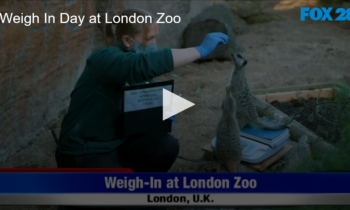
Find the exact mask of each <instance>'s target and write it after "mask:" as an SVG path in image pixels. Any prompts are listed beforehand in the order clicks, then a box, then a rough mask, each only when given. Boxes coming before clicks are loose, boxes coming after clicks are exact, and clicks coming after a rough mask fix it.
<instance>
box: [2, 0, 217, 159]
mask: <svg viewBox="0 0 350 210" xmlns="http://www.w3.org/2000/svg"><path fill="white" fill-rule="evenodd" d="M214 2H222V1H180V0H177V1H116V0H89V1H84V0H66V1H61V0H50V1H44V0H38V1H19V0H2V1H0V13H1V14H4V13H13V14H14V15H20V14H21V13H23V14H24V15H28V14H32V13H35V14H36V15H38V16H40V21H39V22H40V23H35V24H32V25H31V26H24V25H23V24H14V23H5V24H0V46H1V47H0V163H1V162H3V161H5V160H6V159H7V158H8V157H9V155H11V154H14V153H15V152H16V151H18V150H20V149H21V148H23V147H25V146H27V145H28V144H32V143H35V142H36V141H37V140H38V139H43V138H45V137H44V136H45V135H44V134H45V133H47V132H49V130H50V129H52V128H57V127H59V126H60V123H61V120H62V117H63V115H64V114H65V111H66V109H67V108H68V105H69V99H70V93H71V91H72V89H73V86H74V85H75V82H76V81H77V79H78V77H79V75H80V73H81V72H82V70H83V68H84V65H85V60H86V58H87V57H88V56H89V54H91V52H92V51H94V50H95V49H98V48H99V47H102V46H103V45H104V38H103V34H104V33H103V25H95V24H89V22H88V19H87V18H85V23H84V24H83V25H82V26H80V27H79V26H78V25H76V24H60V23H57V22H56V23H55V24H53V23H51V24H44V13H48V14H49V15H54V16H55V17H56V21H57V20H59V15H60V13H63V12H65V13H69V14H70V15H85V16H86V17H89V16H90V15H96V14H97V13H106V12H107V13H108V14H110V15H116V14H120V12H121V11H122V10H123V9H124V8H135V7H136V8H141V9H146V10H148V11H150V12H152V13H154V14H156V13H157V12H164V13H166V15H173V16H174V15H179V16H181V19H182V20H181V24H162V25H159V31H160V34H159V40H158V46H159V47H166V46H169V47H176V48H179V47H181V43H182V40H181V39H180V37H181V35H182V32H183V29H184V28H185V27H186V25H187V24H188V23H189V22H190V20H191V18H193V17H194V16H195V15H197V14H198V13H199V12H200V11H201V10H202V9H203V8H205V7H207V6H210V5H212V4H213V3H214ZM102 21H103V22H104V20H103V19H102ZM46 136H47V135H46ZM47 141H53V139H47ZM38 152H40V151H38Z"/></svg>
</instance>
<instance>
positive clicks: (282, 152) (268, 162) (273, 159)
mask: <svg viewBox="0 0 350 210" xmlns="http://www.w3.org/2000/svg"><path fill="white" fill-rule="evenodd" d="M295 144H296V143H295V142H293V141H288V142H287V144H286V146H284V147H283V148H282V149H281V150H279V151H278V152H277V153H275V154H274V155H272V156H271V157H269V158H268V159H266V160H264V161H262V162H260V163H257V164H252V163H247V162H244V161H241V164H242V165H244V166H247V167H248V168H251V169H254V170H256V171H263V170H264V169H266V168H267V167H268V166H270V165H271V164H272V163H274V162H276V161H277V160H278V159H280V158H281V157H283V156H284V155H285V154H287V153H288V152H289V151H290V150H291V149H293V147H294V145H295ZM202 150H204V152H206V153H212V152H213V150H212V148H211V144H207V145H205V146H204V147H203V148H202Z"/></svg>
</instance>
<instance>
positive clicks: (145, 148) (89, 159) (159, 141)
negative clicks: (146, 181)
mask: <svg viewBox="0 0 350 210" xmlns="http://www.w3.org/2000/svg"><path fill="white" fill-rule="evenodd" d="M178 154H179V143H178V140H177V139H176V138H174V137H173V136H172V135H170V134H168V133H149V134H145V135H138V136H134V137H129V138H126V139H125V141H124V143H123V144H121V145H120V146H119V147H118V148H117V149H115V150H113V151H111V152H109V153H103V154H88V155H79V156H70V155H61V156H60V157H58V164H59V167H61V168H131V169H132V170H133V171H134V172H167V171H168V170H169V169H170V168H171V166H172V165H173V163H174V162H175V160H176V158H177V155H178ZM61 209H67V210H68V209H92V208H91V207H64V208H62V207H61ZM95 209H105V208H104V207H96V208H95ZM106 209H110V208H108V207H107V208H106ZM115 209H124V208H115ZM125 209H131V208H125ZM134 209H144V208H142V207H135V208H134ZM145 209H161V208H153V207H150V208H145ZM163 209H165V208H163Z"/></svg>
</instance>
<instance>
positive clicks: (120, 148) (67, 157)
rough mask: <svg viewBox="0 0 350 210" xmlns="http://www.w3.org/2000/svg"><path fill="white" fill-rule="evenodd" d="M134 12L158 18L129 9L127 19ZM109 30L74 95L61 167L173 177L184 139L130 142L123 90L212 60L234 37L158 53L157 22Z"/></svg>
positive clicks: (152, 136) (158, 136)
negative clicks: (125, 131) (172, 169)
mask: <svg viewBox="0 0 350 210" xmlns="http://www.w3.org/2000/svg"><path fill="white" fill-rule="evenodd" d="M134 13H135V14H136V16H140V15H141V16H146V15H147V16H148V15H150V16H152V15H151V14H150V13H148V12H146V11H143V10H138V9H129V10H125V11H124V12H123V13H122V14H121V15H126V16H131V15H134ZM152 17H153V16H152ZM153 20H154V19H153ZM105 31H106V34H105V35H106V45H107V46H106V47H104V48H101V49H99V50H97V51H95V52H93V53H92V54H91V55H90V56H89V57H88V58H87V60H86V64H85V69H84V71H83V72H82V74H81V76H80V77H79V79H78V81H77V83H76V85H75V87H74V90H73V91H72V93H71V101H70V105H69V109H68V112H67V114H66V115H65V117H64V119H63V121H62V125H61V132H60V135H59V145H58V148H57V154H58V157H57V156H56V160H57V162H58V164H59V167H62V168H121V167H123V168H131V169H132V170H133V171H135V172H167V171H168V170H169V169H170V167H171V166H172V164H173V163H174V162H175V160H176V158H177V155H178V153H179V143H178V140H177V139H176V138H174V137H173V136H172V135H170V134H168V133H148V134H144V135H138V136H133V137H130V138H129V137H128V138H124V137H123V135H122V133H123V132H122V127H123V126H122V123H123V121H122V114H123V111H122V94H123V91H122V90H121V87H122V86H124V85H125V84H126V83H127V84H129V85H134V84H138V83H142V82H146V81H151V82H152V80H153V78H155V77H157V76H160V75H162V74H165V73H168V72H171V71H173V70H174V69H176V68H178V67H180V66H183V65H186V64H188V63H191V62H193V61H195V60H197V59H199V58H203V57H205V56H208V55H209V54H211V53H212V52H213V51H214V50H215V49H216V47H217V45H219V44H226V43H227V42H228V39H229V38H228V36H227V35H225V34H223V33H209V34H207V35H206V36H205V38H204V40H203V41H202V44H201V45H200V46H197V47H192V48H186V49H170V48H164V49H157V46H156V40H157V35H158V26H157V24H156V23H155V21H152V23H142V24H138V23H118V24H106V28H105ZM173 120H174V119H173ZM57 154H56V155H57Z"/></svg>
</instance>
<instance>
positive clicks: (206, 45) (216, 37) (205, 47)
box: [195, 32, 229, 58]
mask: <svg viewBox="0 0 350 210" xmlns="http://www.w3.org/2000/svg"><path fill="white" fill-rule="evenodd" d="M228 40H229V38H228V36H227V35H226V34H223V33H221V32H215V33H209V34H207V35H206V36H205V38H204V40H203V42H202V44H201V45H200V46H198V47H195V48H196V49H197V50H198V51H199V53H200V54H201V57H202V58H204V57H206V56H208V55H210V54H211V53H212V52H213V51H214V50H215V48H216V46H217V45H218V44H226V43H227V42H228Z"/></svg>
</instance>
